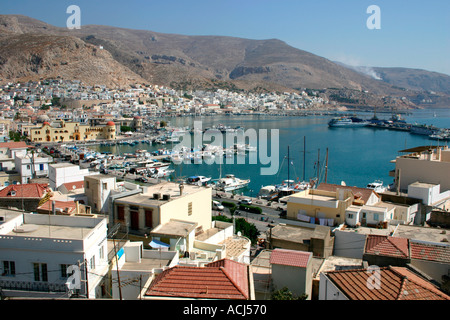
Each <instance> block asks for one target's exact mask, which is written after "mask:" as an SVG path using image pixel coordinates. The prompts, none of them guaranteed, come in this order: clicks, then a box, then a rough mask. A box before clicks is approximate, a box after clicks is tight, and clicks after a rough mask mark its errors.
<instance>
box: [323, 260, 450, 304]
mask: <svg viewBox="0 0 450 320" xmlns="http://www.w3.org/2000/svg"><path fill="white" fill-rule="evenodd" d="M379 272H380V274H379V277H378V278H379V281H380V282H379V284H380V285H379V288H377V287H373V285H374V284H376V282H375V283H373V282H372V280H373V273H372V272H368V271H367V270H356V269H355V270H341V271H329V272H326V273H325V274H326V276H327V278H328V279H329V280H330V281H331V282H333V283H334V285H336V286H337V288H338V289H339V290H340V291H341V292H342V293H343V294H344V295H345V296H346V297H347V298H348V299H350V300H450V296H448V295H446V294H445V293H443V292H442V291H440V290H439V289H438V288H436V287H435V286H434V285H433V284H431V283H430V282H428V281H426V280H424V279H422V278H420V277H419V276H417V275H416V274H414V273H412V272H411V271H409V270H408V269H407V268H403V267H386V268H380V269H379ZM369 277H371V278H370V279H369ZM368 284H371V285H372V286H370V285H368Z"/></svg>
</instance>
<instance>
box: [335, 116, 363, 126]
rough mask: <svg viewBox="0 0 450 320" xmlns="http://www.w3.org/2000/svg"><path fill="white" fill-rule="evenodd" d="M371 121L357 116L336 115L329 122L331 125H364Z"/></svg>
mask: <svg viewBox="0 0 450 320" xmlns="http://www.w3.org/2000/svg"><path fill="white" fill-rule="evenodd" d="M367 125H369V121H366V120H363V119H360V118H357V117H335V118H333V119H331V120H330V121H329V122H328V126H329V127H364V126H367Z"/></svg>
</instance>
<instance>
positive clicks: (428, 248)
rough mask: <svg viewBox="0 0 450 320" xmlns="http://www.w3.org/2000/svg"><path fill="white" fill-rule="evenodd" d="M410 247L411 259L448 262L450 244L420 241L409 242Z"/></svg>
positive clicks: (449, 260) (449, 258) (449, 262)
mask: <svg viewBox="0 0 450 320" xmlns="http://www.w3.org/2000/svg"><path fill="white" fill-rule="evenodd" d="M410 247H411V259H419V260H428V261H437V262H443V263H447V264H450V246H448V245H440V244H431V243H422V242H415V241H411V242H410Z"/></svg>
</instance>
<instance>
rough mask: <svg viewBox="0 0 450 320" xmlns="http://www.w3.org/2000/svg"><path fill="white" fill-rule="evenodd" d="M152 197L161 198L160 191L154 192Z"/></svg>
mask: <svg viewBox="0 0 450 320" xmlns="http://www.w3.org/2000/svg"><path fill="white" fill-rule="evenodd" d="M153 199H156V200H159V199H161V193H154V194H153Z"/></svg>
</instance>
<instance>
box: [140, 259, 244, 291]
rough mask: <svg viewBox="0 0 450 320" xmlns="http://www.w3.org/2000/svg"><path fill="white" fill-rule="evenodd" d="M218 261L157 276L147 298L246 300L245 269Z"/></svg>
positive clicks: (229, 262)
mask: <svg viewBox="0 0 450 320" xmlns="http://www.w3.org/2000/svg"><path fill="white" fill-rule="evenodd" d="M225 260H226V261H223V260H220V261H216V262H214V263H211V264H208V265H206V266H205V267H187V266H175V267H172V268H170V269H167V270H165V271H163V272H162V273H160V274H159V275H158V276H157V277H156V278H155V279H154V280H153V281H152V283H151V285H150V287H149V288H148V290H147V292H146V294H145V295H146V296H157V297H172V298H192V299H227V300H229V299H238V300H247V299H248V298H249V286H248V280H247V279H248V269H247V266H246V265H245V264H241V263H239V262H235V261H231V260H227V259H225Z"/></svg>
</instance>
